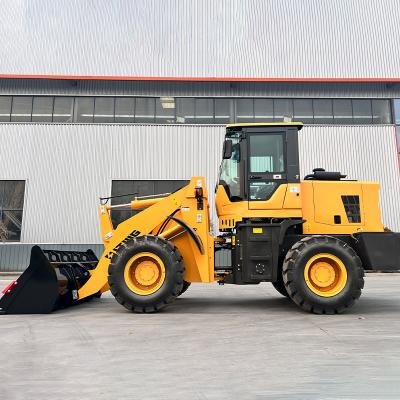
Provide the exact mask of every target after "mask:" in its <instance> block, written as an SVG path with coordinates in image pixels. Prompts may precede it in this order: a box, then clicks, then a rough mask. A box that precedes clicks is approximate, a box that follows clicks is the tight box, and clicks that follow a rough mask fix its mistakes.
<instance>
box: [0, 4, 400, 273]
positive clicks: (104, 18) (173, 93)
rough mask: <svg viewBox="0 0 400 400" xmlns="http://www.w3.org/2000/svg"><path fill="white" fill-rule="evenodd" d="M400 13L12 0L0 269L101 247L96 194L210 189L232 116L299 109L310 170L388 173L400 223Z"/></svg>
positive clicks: (392, 214)
mask: <svg viewBox="0 0 400 400" xmlns="http://www.w3.org/2000/svg"><path fill="white" fill-rule="evenodd" d="M399 19H400V9H399V7H398V1H397V0H382V1H380V2H377V1H370V2H365V1H363V0H353V1H351V2H349V1H346V0H336V1H335V2H332V1H328V0H308V1H297V0H269V1H265V0H247V1H246V0H229V1H228V0H222V1H218V2H216V1H213V0H198V1H196V2H190V1H183V0H164V1H162V2H160V1H157V0H140V1H135V2H132V1H129V0H120V1H117V2H109V1H106V0H97V1H96V2H92V1H88V0H82V1H80V2H79V3H76V2H71V1H67V0H41V1H30V0H21V1H18V2H17V1H11V0H6V1H3V2H2V12H1V13H0V139H1V142H0V163H1V168H0V240H1V241H3V243H2V244H0V271H1V270H4V269H9V268H13V269H22V268H23V266H24V265H25V264H26V262H27V257H28V250H29V248H30V247H31V244H32V243H40V244H45V245H47V247H50V246H54V247H57V248H60V247H61V246H64V247H65V248H71V247H72V248H81V249H82V248H87V247H93V246H94V248H95V249H96V251H98V252H99V251H101V246H100V243H101V241H100V235H99V229H98V220H97V204H98V198H99V197H100V196H102V195H110V194H125V193H127V192H128V193H130V192H132V191H133V192H135V193H138V194H150V193H153V192H155V191H156V192H157V191H169V190H172V189H174V188H175V187H177V186H179V185H181V184H182V183H183V181H185V180H187V179H188V178H189V177H190V176H192V175H205V176H206V177H207V180H208V183H209V192H210V194H211V195H212V194H213V189H214V185H215V182H216V173H217V168H218V164H219V161H220V154H221V143H222V138H223V135H224V125H225V124H227V123H230V122H252V121H254V122H256V121H260V122H261V121H271V122H272V121H282V120H283V118H285V117H286V118H293V119H295V120H300V121H303V122H304V123H305V124H306V127H305V128H304V129H303V130H302V131H301V134H300V147H301V148H300V160H301V169H302V174H304V175H305V174H306V173H308V172H310V171H311V170H312V168H314V167H325V168H326V169H330V170H340V171H341V172H342V173H345V174H347V175H348V177H349V178H351V179H360V180H361V179H363V180H376V181H380V182H381V207H382V213H383V220H384V223H385V224H386V225H387V226H389V227H391V228H392V229H396V230H400V213H399V206H398V205H399V204H400V179H399V178H400V169H399V148H398V144H397V140H396V130H398V128H397V124H400V102H399V101H398V100H397V99H398V98H400V75H399V71H400V58H399V57H398V49H399V48H400V30H399V28H398V21H399ZM397 136H398V133H397ZM122 200H123V198H122ZM122 200H121V201H122ZM211 201H213V198H212V197H211ZM126 215H128V214H127V212H125V214H123V213H122V214H119V215H115V218H116V219H118V218H123V217H124V216H126ZM77 246H78V247H77Z"/></svg>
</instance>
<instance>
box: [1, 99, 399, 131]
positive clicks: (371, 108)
mask: <svg viewBox="0 0 400 400" xmlns="http://www.w3.org/2000/svg"><path fill="white" fill-rule="evenodd" d="M396 104H397V103H396V101H395V106H396ZM397 107H398V106H397ZM396 115H397V116H398V112H396ZM397 118H399V117H397ZM288 119H289V120H290V119H293V120H297V121H301V122H304V123H305V124H317V125H321V124H356V125H358V124H375V125H379V124H390V123H392V121H393V117H392V112H391V103H390V100H388V99H321V98H320V99H310V98H302V99H294V98H293V99H284V98H273V99H272V98H250V97H247V98H196V97H133V96H126V97H121V96H90V97H88V96H87V97H86V96H77V97H74V96H0V123H6V122H38V123H90V124H91V123H96V124H102V123H122V124H124V123H125V124H132V123H138V124H154V123H157V124H166V125H168V124H176V123H178V124H229V123H235V122H237V123H241V122H280V121H285V120H288Z"/></svg>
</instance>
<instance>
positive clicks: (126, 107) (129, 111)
mask: <svg viewBox="0 0 400 400" xmlns="http://www.w3.org/2000/svg"><path fill="white" fill-rule="evenodd" d="M115 122H119V123H123V124H129V123H132V122H135V98H132V97H117V98H116V99H115Z"/></svg>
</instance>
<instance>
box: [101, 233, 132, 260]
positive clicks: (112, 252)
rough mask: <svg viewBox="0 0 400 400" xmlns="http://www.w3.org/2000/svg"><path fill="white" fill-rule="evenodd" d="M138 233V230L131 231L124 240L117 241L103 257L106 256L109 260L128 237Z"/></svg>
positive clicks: (130, 237)
mask: <svg viewBox="0 0 400 400" xmlns="http://www.w3.org/2000/svg"><path fill="white" fill-rule="evenodd" d="M139 235H140V232H139V231H137V230H136V229H134V230H133V231H132V233H130V234H129V235H128V236H127V237H126V238H125V239H124V240H122V241H121V242H120V243H118V244H117V245H116V246H115V247H114V248H113V249H112V250H111V251H109V252H108V253H107V254H106V255H105V257H106V258H108V259H109V260H111V258H112V257H113V255H114V254H116V252H117V250H118V249H119V248H120V247H121V246H122V245H123V244H125V243H126V242H128V241H129V240H130V239H133V238H135V237H137V236H139Z"/></svg>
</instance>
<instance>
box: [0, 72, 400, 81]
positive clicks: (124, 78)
mask: <svg viewBox="0 0 400 400" xmlns="http://www.w3.org/2000/svg"><path fill="white" fill-rule="evenodd" d="M0 79H59V80H92V81H93V80H99V81H102V80H107V81H183V82H400V78H251V77H243V78H233V77H214V76H210V77H198V76H195V77H180V76H107V75H28V74H0Z"/></svg>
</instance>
